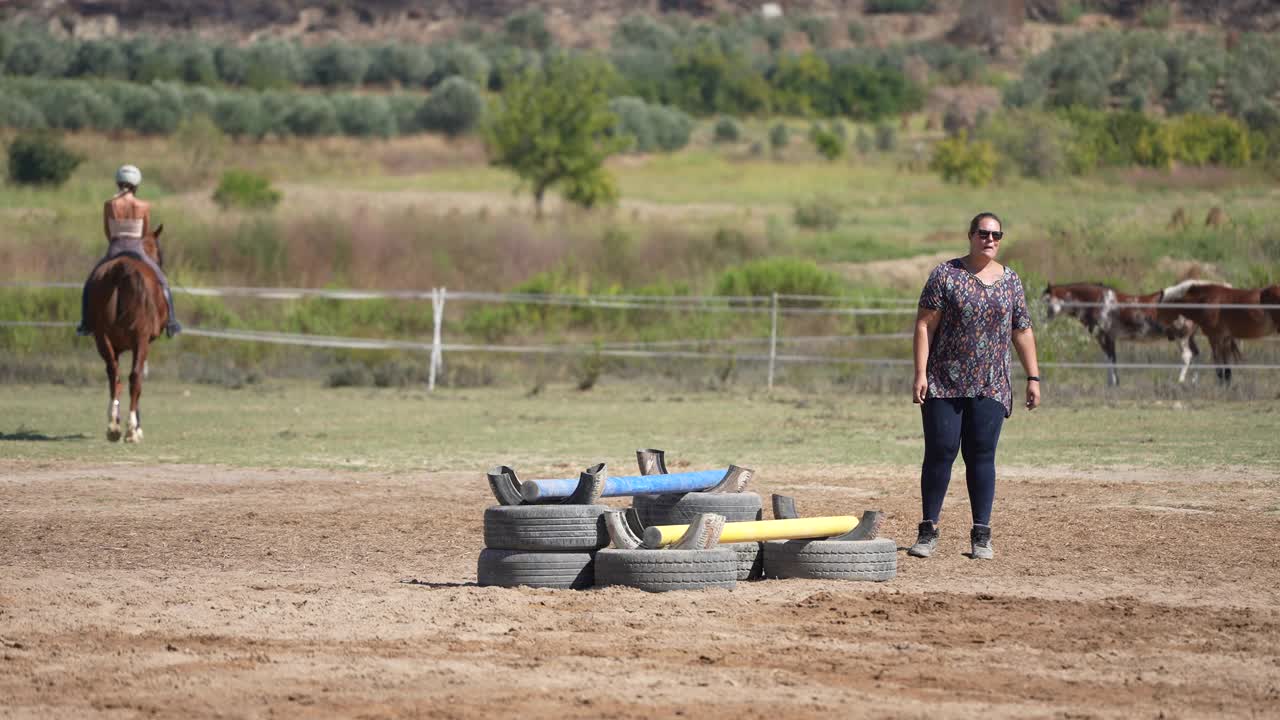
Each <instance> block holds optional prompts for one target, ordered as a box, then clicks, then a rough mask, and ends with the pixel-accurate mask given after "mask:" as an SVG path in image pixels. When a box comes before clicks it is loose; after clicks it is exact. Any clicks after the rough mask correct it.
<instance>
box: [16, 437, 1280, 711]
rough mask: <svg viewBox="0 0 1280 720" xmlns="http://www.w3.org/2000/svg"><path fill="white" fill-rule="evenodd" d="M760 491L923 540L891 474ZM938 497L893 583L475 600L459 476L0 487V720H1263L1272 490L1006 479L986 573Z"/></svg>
mask: <svg viewBox="0 0 1280 720" xmlns="http://www.w3.org/2000/svg"><path fill="white" fill-rule="evenodd" d="M759 470H760V471H761V472H760V475H759V477H758V479H757V480H756V481H754V482H755V483H757V487H756V489H757V490H759V491H761V492H772V491H784V492H787V493H789V494H793V495H794V496H796V497H797V499H798V501H799V505H800V509H801V512H802V513H805V514H811V515H812V514H822V513H827V512H841V513H844V512H850V511H857V510H861V509H864V508H868V507H879V508H881V509H884V510H886V511H887V512H888V514H889V521H888V522H887V523H886V534H887V535H889V536H891V537H894V538H895V539H896V540H898V542H899V544H904V543H907V542H909V541H910V540H911V539H912V537H913V536H914V523H915V519H916V513H917V509H916V505H917V502H918V500H917V499H916V490H915V483H916V479H915V477H914V474H913V473H911V472H910V471H908V470H906V469H902V468H867V467H863V468H858V467H826V468H818V467H814V468H807V469H791V470H786V471H784V470H782V469H779V468H759ZM956 479H957V480H958V481H959V482H958V483H957V486H956V487H953V490H952V495H951V497H950V498H949V502H948V511H947V513H946V514H945V515H944V526H943V542H942V545H941V548H940V551H939V554H938V555H937V556H935V557H934V558H932V559H930V560H928V561H919V560H915V559H909V558H907V557H906V556H905V554H904V553H902V554H900V555H899V558H900V560H899V562H900V565H899V577H898V578H897V579H896V580H894V581H892V582H889V583H884V584H879V585H866V584H850V583H839V582H821V581H768V582H755V583H749V584H742V585H740V586H739V588H738V589H737V590H735V591H733V592H727V591H710V592H694V593H689V592H685V593H673V594H669V595H647V594H644V593H640V592H638V591H629V590H621V589H609V590H601V591H589V592H572V591H548V590H529V589H524V590H507V589H497V588H479V587H475V586H474V585H473V584H472V583H473V582H474V580H475V557H476V554H477V553H478V552H479V550H480V548H481V544H482V541H481V513H482V510H483V508H484V507H485V506H486V505H488V504H489V503H490V501H489V498H488V495H487V492H486V488H485V486H484V484H483V482H482V480H481V479H480V478H479V477H478V475H476V474H469V473H467V474H464V473H433V474H396V475H389V476H388V475H379V474H373V473H329V472H322V471H313V470H253V469H228V468H220V467H192V466H153V467H134V466H128V465H107V466H103V465H91V464H48V463H45V464H39V465H33V464H17V463H13V462H11V461H10V462H6V461H0V697H3V698H5V702H4V703H2V704H0V717H58V716H61V717H80V716H83V715H85V714H87V713H92V714H96V715H101V716H110V717H137V716H144V715H145V716H161V717H189V716H211V715H232V716H239V717H265V716H279V715H283V716H312V717H329V716H334V715H343V716H361V717H381V716H415V717H456V718H480V717H494V716H498V715H516V714H519V715H521V716H523V717H557V718H563V717H601V716H608V717H637V718H639V717H655V716H674V715H684V716H699V715H701V716H708V717H724V716H736V717H739V718H771V719H776V718H779V717H787V718H792V717H819V716H821V717H824V718H825V717H831V715H832V713H838V714H839V716H841V717H844V716H853V717H925V716H929V717H953V716H976V715H982V716H984V717H1026V716H1036V717H1126V718H1128V717H1156V716H1163V717H1222V716H1235V717H1254V716H1256V717H1262V716H1267V715H1270V716H1272V717H1274V713H1275V711H1276V708H1277V707H1280V648H1278V646H1277V640H1278V639H1280V596H1278V595H1277V592H1276V587H1277V586H1278V585H1280V561H1277V560H1276V557H1275V549H1276V548H1277V547H1280V515H1278V514H1277V513H1278V512H1280V486H1278V484H1277V481H1276V480H1275V479H1274V478H1271V477H1268V476H1264V475H1262V474H1261V473H1259V472H1257V471H1246V470H1224V471H1223V472H1215V473H1179V472H1165V471H1155V470H1148V469H1122V470H1112V471H1105V472H1103V471H1091V472H1081V471H1073V470H1066V469H1063V470H1054V469H1044V468H1037V469H1029V468H1025V469H1018V468H1005V469H1002V473H1001V486H1000V488H999V495H998V497H997V509H996V531H995V543H996V550H997V559H996V561H995V562H991V563H979V562H975V561H971V560H968V559H967V558H965V557H964V556H963V555H962V554H961V553H962V552H964V551H966V550H967V549H968V548H967V532H966V530H967V524H966V521H967V507H966V503H967V499H966V497H965V495H964V489H963V476H962V474H958V476H957V478H956Z"/></svg>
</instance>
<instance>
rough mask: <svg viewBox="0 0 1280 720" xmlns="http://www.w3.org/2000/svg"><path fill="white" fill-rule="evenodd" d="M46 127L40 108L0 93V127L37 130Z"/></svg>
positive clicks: (21, 99)
mask: <svg viewBox="0 0 1280 720" xmlns="http://www.w3.org/2000/svg"><path fill="white" fill-rule="evenodd" d="M46 126H47V123H46V122H45V119H44V113H42V112H40V108H38V107H36V106H35V105H33V104H32V103H29V102H27V101H26V100H25V99H23V98H21V97H18V96H17V95H13V94H10V93H7V92H3V91H0V127H6V128H14V129H17V130H39V129H41V128H43V127H46Z"/></svg>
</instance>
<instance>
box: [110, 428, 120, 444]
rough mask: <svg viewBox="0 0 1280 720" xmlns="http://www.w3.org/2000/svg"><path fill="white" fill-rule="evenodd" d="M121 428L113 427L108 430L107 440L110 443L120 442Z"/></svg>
mask: <svg viewBox="0 0 1280 720" xmlns="http://www.w3.org/2000/svg"><path fill="white" fill-rule="evenodd" d="M120 435H121V433H120V426H119V425H111V426H109V427H108V428H107V440H108V441H110V442H120Z"/></svg>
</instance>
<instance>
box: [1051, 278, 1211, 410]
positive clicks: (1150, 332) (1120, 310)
mask: <svg viewBox="0 0 1280 720" xmlns="http://www.w3.org/2000/svg"><path fill="white" fill-rule="evenodd" d="M1041 299H1042V300H1043V301H1044V304H1045V308H1047V311H1048V315H1049V319H1050V320H1052V319H1053V318H1054V316H1056V315H1058V314H1059V313H1063V314H1066V315H1070V316H1071V317H1073V318H1075V319H1077V320H1079V321H1080V322H1081V323H1083V324H1084V327H1085V329H1086V330H1088V331H1089V334H1090V335H1092V336H1093V337H1094V339H1095V340H1097V341H1098V345H1099V346H1101V347H1102V352H1103V353H1104V354H1105V355H1106V356H1107V362H1109V363H1111V367H1109V368H1107V384H1108V385H1119V384H1120V376H1119V375H1118V374H1117V373H1116V367H1115V366H1116V338H1124V339H1127V340H1140V341H1146V340H1171V341H1174V342H1177V343H1178V344H1179V345H1180V346H1181V347H1182V371H1181V372H1180V373H1178V382H1185V381H1186V379H1187V370H1188V369H1189V368H1190V367H1191V363H1192V361H1193V360H1195V359H1196V358H1197V357H1198V356H1199V355H1200V348H1199V347H1198V346H1197V345H1196V340H1195V334H1196V326H1195V324H1194V323H1192V322H1190V321H1188V320H1186V319H1185V318H1181V317H1174V318H1172V319H1167V320H1160V319H1158V318H1157V316H1156V308H1154V307H1128V306H1126V303H1148V304H1154V303H1157V302H1159V299H1160V293H1158V292H1156V293H1151V294H1150V295H1126V294H1125V293H1122V292H1117V291H1116V290H1115V289H1114V288H1111V287H1109V286H1107V285H1102V284H1099V283H1070V284H1067V285H1054V284H1053V283H1050V284H1049V286H1048V287H1046V288H1045V290H1044V295H1043V296H1042V298H1041Z"/></svg>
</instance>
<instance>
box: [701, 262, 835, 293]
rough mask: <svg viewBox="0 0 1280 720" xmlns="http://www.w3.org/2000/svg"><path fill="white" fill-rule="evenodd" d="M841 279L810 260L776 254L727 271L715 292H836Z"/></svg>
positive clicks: (721, 277) (717, 283) (718, 282)
mask: <svg viewBox="0 0 1280 720" xmlns="http://www.w3.org/2000/svg"><path fill="white" fill-rule="evenodd" d="M839 287H840V280H839V279H838V278H837V277H836V276H835V275H834V274H832V273H831V272H829V271H827V270H823V269H822V268H820V267H818V265H817V264H816V263H814V262H813V261H812V260H801V259H799V258H789V257H777V258H768V259H764V260H754V261H751V262H748V263H745V264H743V265H739V266H737V267H734V268H730V269H729V270H726V271H725V272H724V274H722V275H721V276H720V279H719V280H718V281H717V282H716V294H717V295H728V296H768V295H772V294H773V293H775V292H776V293H778V294H781V295H831V296H834V295H836V294H838V292H839Z"/></svg>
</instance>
